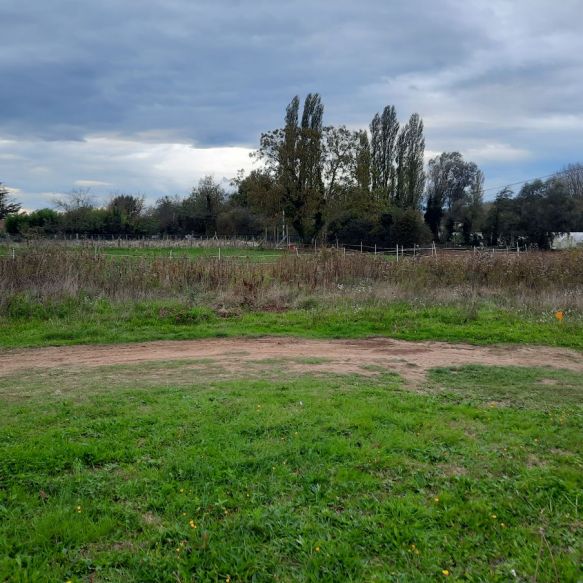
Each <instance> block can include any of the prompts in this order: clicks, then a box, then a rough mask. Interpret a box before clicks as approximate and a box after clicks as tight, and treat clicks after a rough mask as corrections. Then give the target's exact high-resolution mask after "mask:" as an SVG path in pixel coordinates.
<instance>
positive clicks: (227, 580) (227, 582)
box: [225, 575, 231, 583]
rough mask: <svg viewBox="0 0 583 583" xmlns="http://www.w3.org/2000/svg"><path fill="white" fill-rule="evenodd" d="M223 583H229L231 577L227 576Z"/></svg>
mask: <svg viewBox="0 0 583 583" xmlns="http://www.w3.org/2000/svg"><path fill="white" fill-rule="evenodd" d="M225 582H226V583H231V576H230V575H227V576H226V577H225Z"/></svg>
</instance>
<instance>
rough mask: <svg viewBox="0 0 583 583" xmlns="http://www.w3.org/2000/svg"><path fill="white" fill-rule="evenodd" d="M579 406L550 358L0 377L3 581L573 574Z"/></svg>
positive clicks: (578, 378) (582, 393)
mask: <svg viewBox="0 0 583 583" xmlns="http://www.w3.org/2000/svg"><path fill="white" fill-rule="evenodd" d="M223 373H226V378H222V380H220V381H219V380H217V379H218V375H219V374H223ZM253 374H255V375H256V374H257V373H256V372H255V373H253ZM501 379H505V380H506V381H507V382H506V383H505V385H504V386H505V388H503V389H501V388H500V386H501V382H500V381H501ZM548 379H553V380H554V381H555V382H556V384H554V385H550V384H546V381H548ZM501 391H502V393H501ZM533 395H535V396H534V397H533ZM493 402H495V403H496V406H493V404H492V403H493ZM582 405H583V375H577V374H574V373H566V372H560V373H559V372H552V371H549V370H547V369H528V370H526V369H515V368H511V369H499V368H492V369H490V368H485V367H466V368H462V369H455V370H447V369H442V370H437V371H433V372H432V373H431V378H430V380H429V381H428V383H427V385H426V386H425V387H423V392H422V393H419V392H413V391H411V390H407V389H405V388H404V387H403V386H402V384H401V382H400V380H399V378H398V377H396V376H394V375H392V374H390V373H387V372H383V373H380V374H378V375H377V376H375V377H361V376H356V375H351V376H340V375H320V376H318V377H308V376H296V377H294V376H290V375H289V374H285V372H283V371H282V372H279V373H277V372H275V371H274V370H272V369H271V370H269V371H266V372H263V373H260V374H259V376H253V375H252V374H251V371H249V374H248V372H247V371H245V370H239V371H238V372H232V371H231V372H229V371H223V370H222V369H220V367H218V366H217V365H213V363H212V362H208V361H193V362H181V363H166V364H160V363H149V364H141V365H139V366H123V367H102V368H99V369H93V370H91V369H85V370H75V369H66V370H52V371H51V370H40V371H34V370H31V371H28V372H24V373H19V374H18V375H13V376H10V377H3V378H0V420H1V423H0V581H21V582H24V581H35V582H44V581H47V582H48V581H51V582H52V581H67V580H71V581H119V582H122V581H123V582H133V581H135V582H149V581H151V582H156V583H159V582H169V583H170V582H176V581H182V582H186V581H228V580H230V581H233V582H234V581H273V580H279V581H330V582H338V581H402V582H405V581H407V582H423V581H435V580H440V579H441V580H446V575H444V574H443V573H444V571H447V572H448V575H447V580H465V581H513V580H517V581H527V580H528V581H530V580H536V581H539V582H542V581H549V582H550V581H576V580H577V578H578V577H579V576H580V571H579V570H578V567H579V565H578V560H579V559H580V557H581V554H580V553H581V551H582V548H581V533H580V524H581V522H580V521H581V518H580V515H579V514H578V512H579V510H578V507H579V504H580V495H581V489H582V487H583V472H582V471H581V469H582V458H581V455H582V453H583V452H582V447H581V439H580V437H581V429H582V423H581V422H582V418H583V417H582V412H583V409H582ZM191 521H192V522H191ZM512 573H516V577H514V575H513V574H512Z"/></svg>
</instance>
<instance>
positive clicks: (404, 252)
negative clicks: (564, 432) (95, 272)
mask: <svg viewBox="0 0 583 583" xmlns="http://www.w3.org/2000/svg"><path fill="white" fill-rule="evenodd" d="M39 243H40V244H41V245H43V244H44V245H47V246H52V245H58V246H66V247H75V248H81V249H86V250H91V251H92V252H93V254H94V256H95V257H97V256H99V255H106V256H109V257H119V258H121V257H126V258H164V257H166V258H169V259H179V258H182V259H183V258H190V259H193V260H194V259H198V258H209V259H212V258H215V259H218V260H219V261H221V260H230V259H255V260H261V262H262V263H265V262H272V261H270V260H272V259H274V260H276V259H277V258H278V257H281V255H282V254H284V253H293V254H296V255H306V254H316V253H319V252H322V251H326V250H336V251H337V252H340V253H343V254H344V255H345V256H346V255H347V254H351V255H352V254H360V253H367V254H369V255H374V256H378V257H389V258H392V259H395V260H396V261H399V260H400V259H402V258H405V257H413V258H417V257H419V258H421V257H437V256H438V255H465V254H468V253H473V254H475V253H492V254H499V253H504V254H510V253H514V254H520V253H525V252H528V247H526V246H523V247H521V246H519V245H518V244H517V245H516V246H515V247H447V246H441V245H436V244H435V242H434V243H432V244H431V246H428V247H422V246H419V245H414V246H413V247H405V246H403V245H396V246H395V247H381V246H378V245H364V244H363V243H360V244H358V245H355V244H341V243H340V242H336V244H335V245H318V243H317V242H314V244H313V245H300V244H296V243H288V244H286V245H281V244H280V245H274V244H270V243H268V242H266V241H265V240H256V239H253V240H251V239H249V240H242V239H219V238H215V237H212V238H199V239H195V238H188V239H182V238H181V239H170V238H165V239H129V238H126V239H122V238H121V237H118V238H113V239H109V238H97V237H96V238H91V239H90V238H74V239H56V240H55V239H50V240H47V239H37V240H26V241H25V242H23V243H15V242H12V243H11V244H9V245H5V247H6V250H5V251H3V250H2V245H1V244H0V257H10V258H12V259H15V258H16V256H17V254H20V252H21V250H22V249H23V248H24V249H26V248H30V247H36V246H38V244H39ZM108 249H111V250H113V249H120V250H121V249H128V250H133V249H135V250H136V251H137V250H139V249H143V250H144V251H145V250H147V249H152V250H160V251H162V250H164V251H167V252H168V254H167V255H166V254H162V253H157V254H139V253H117V252H115V253H113V252H109V253H108ZM189 249H209V250H211V249H212V250H215V252H214V253H203V254H200V255H198V254H194V255H190V254H189V253H188V250H189ZM233 249H248V250H254V251H256V253H252V254H246V255H244V254H236V253H233V252H232V250H233ZM269 249H271V250H274V251H276V250H277V251H278V253H265V252H264V250H269ZM17 250H18V253H17ZM266 260H267V261H266Z"/></svg>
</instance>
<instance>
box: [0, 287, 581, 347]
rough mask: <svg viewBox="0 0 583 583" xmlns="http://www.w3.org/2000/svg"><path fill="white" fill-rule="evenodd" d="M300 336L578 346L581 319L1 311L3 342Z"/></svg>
mask: <svg viewBox="0 0 583 583" xmlns="http://www.w3.org/2000/svg"><path fill="white" fill-rule="evenodd" d="M242 335H243V336H262V335H297V336H305V337H312V338H362V337H367V336H371V335H378V336H388V337H391V338H400V339H403V340H441V341H448V342H470V343H473V344H497V343H513V342H519V343H530V344H545V345H549V346H563V347H570V348H575V349H579V350H583V320H582V319H581V315H580V314H577V313H572V314H571V313H568V314H567V316H566V318H565V320H564V321H562V322H558V321H557V320H556V318H555V316H554V313H553V312H552V311H550V310H549V311H547V312H544V313H540V312H533V313H530V312H527V311H524V312H520V311H516V310H508V309H503V308H500V307H496V306H494V305H492V304H488V303H486V302H483V303H481V304H477V305H473V304H472V305H469V306H463V305H460V304H458V305H423V304H422V303H416V304H412V303H406V302H392V303H385V304H383V305H379V304H378V303H377V304H370V305H369V304H367V303H366V302H363V303H361V304H359V305H354V304H352V303H347V302H344V303H342V302H337V303H336V305H334V306H333V305H331V304H330V303H328V304H326V303H322V304H320V303H318V302H317V301H314V302H313V303H312V302H311V301H310V300H309V299H307V300H306V306H305V307H304V308H302V309H295V310H289V311H284V312H277V311H276V312H266V311H254V310H235V311H231V312H228V311H227V312H226V313H221V312H217V311H214V310H212V309H210V308H208V307H192V306H191V305H188V304H185V303H180V302H172V301H166V302H163V301H142V302H127V303H123V302H111V301H108V300H105V299H98V300H92V299H89V298H86V299H83V298H80V299H72V300H68V301H61V302H53V303H51V302H45V303H37V302H33V301H30V300H28V299H26V298H14V299H13V300H12V302H11V303H10V305H8V306H7V308H6V309H5V315H4V316H0V348H19V347H32V346H47V345H65V344H90V343H116V342H142V341H146V340H159V339H166V340H170V339H174V340H185V339H195V338H209V337H225V336H242Z"/></svg>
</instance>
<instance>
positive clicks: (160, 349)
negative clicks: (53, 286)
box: [0, 337, 583, 385]
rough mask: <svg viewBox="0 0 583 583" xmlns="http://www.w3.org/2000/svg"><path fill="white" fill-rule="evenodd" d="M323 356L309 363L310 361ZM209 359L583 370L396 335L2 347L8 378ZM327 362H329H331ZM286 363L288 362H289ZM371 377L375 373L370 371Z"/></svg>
mask: <svg viewBox="0 0 583 583" xmlns="http://www.w3.org/2000/svg"><path fill="white" fill-rule="evenodd" d="M316 358H317V359H322V362H321V363H319V364H313V365H310V364H304V363H303V362H302V359H304V362H305V359H316ZM192 359H197V360H200V359H208V360H209V361H211V362H212V363H213V364H216V365H220V366H223V367H225V369H226V370H233V369H237V368H238V367H239V366H246V365H248V364H250V363H258V362H261V361H263V360H265V361H272V362H273V361H274V359H282V361H283V362H282V368H285V369H288V368H289V361H292V362H293V361H294V360H295V361H296V363H297V364H296V365H295V367H294V368H296V369H297V370H300V369H301V370H302V371H305V372H309V371H313V372H324V371H326V372H337V373H348V372H358V373H359V374H366V368H367V367H370V370H371V371H374V370H377V371H378V370H379V369H384V370H389V371H393V372H395V373H398V374H399V375H401V376H402V377H403V378H404V379H405V380H406V381H407V382H408V383H409V384H412V385H417V384H419V383H420V382H421V381H423V379H424V378H425V374H426V372H427V371H428V370H429V369H432V368H437V367H446V366H462V365H467V364H481V365H489V366H527V367H540V366H547V367H550V368H562V369H568V370H572V371H575V372H583V356H582V355H581V354H580V353H578V352H576V351H574V350H568V349H561V348H550V347H544V346H518V345H513V346H511V347H509V346H472V345H469V344H447V343H444V342H406V341H403V340H392V339H388V338H370V339H360V340H307V339H299V338H272V337H267V338H259V339H255V338H254V339H246V338H232V339H223V338H221V339H212V340H192V341H160V342H147V343H134V344H116V345H96V346H95V345H94V346H65V347H49V348H33V349H26V350H8V351H0V376H6V375H10V374H13V373H16V372H19V371H24V370H31V369H39V368H40V369H53V368H68V367H100V366H109V365H119V364H138V363H142V362H156V361H157V362H160V361H164V362H170V361H180V360H192ZM324 359H325V360H324ZM285 361H288V363H287V364H286V362H285ZM369 374H370V373H369Z"/></svg>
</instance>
